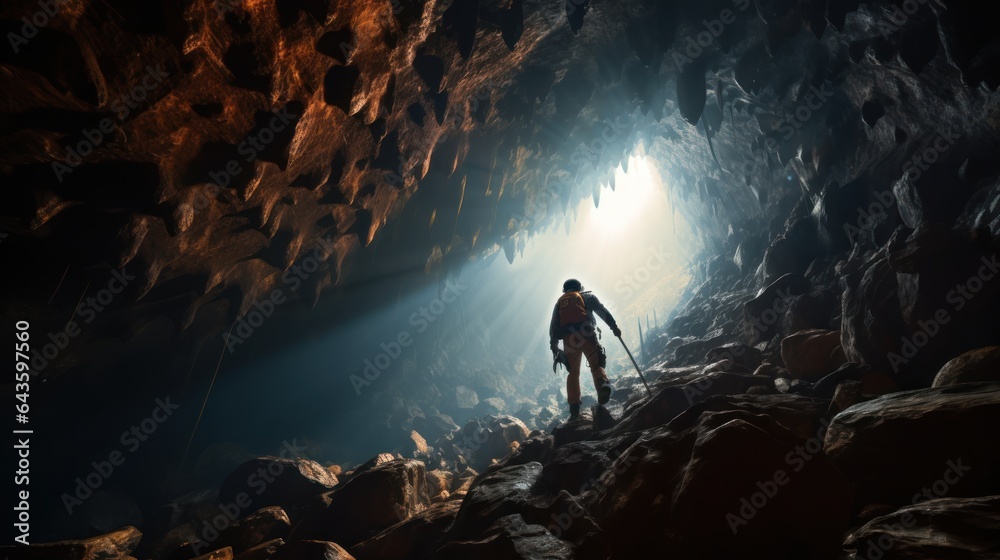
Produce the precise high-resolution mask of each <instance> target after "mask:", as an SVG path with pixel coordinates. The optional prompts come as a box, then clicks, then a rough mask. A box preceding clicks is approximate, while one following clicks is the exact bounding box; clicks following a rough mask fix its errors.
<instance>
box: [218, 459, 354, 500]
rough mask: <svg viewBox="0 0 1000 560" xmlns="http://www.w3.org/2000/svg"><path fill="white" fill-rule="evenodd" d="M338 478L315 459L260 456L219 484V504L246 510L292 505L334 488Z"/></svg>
mask: <svg viewBox="0 0 1000 560" xmlns="http://www.w3.org/2000/svg"><path fill="white" fill-rule="evenodd" d="M337 482H338V481H337V477H335V476H333V474H332V473H330V471H328V470H326V469H325V468H324V467H323V466H322V465H320V464H319V463H317V462H316V461H311V460H309V459H284V458H280V457H258V458H256V459H251V460H249V461H247V462H246V463H243V464H242V465H240V466H239V467H237V468H236V470H234V471H233V472H232V473H230V475H229V476H228V477H226V480H224V481H223V482H222V486H220V487H219V503H221V504H236V505H237V506H238V507H240V508H241V509H242V511H243V512H253V511H256V510H258V509H260V508H262V507H267V506H290V505H295V504H299V503H302V502H305V501H308V500H309V499H310V498H312V497H314V496H316V495H318V494H322V493H323V492H326V491H328V490H331V489H332V488H333V487H334V486H336V485H337Z"/></svg>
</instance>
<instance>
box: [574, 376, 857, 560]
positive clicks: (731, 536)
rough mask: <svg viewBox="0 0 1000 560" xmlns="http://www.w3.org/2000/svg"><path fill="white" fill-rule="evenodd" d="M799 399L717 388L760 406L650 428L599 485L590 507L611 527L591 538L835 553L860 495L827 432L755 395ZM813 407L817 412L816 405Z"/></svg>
mask: <svg viewBox="0 0 1000 560" xmlns="http://www.w3.org/2000/svg"><path fill="white" fill-rule="evenodd" d="M800 399H802V398H801V397H788V396H782V397H781V398H780V399H772V398H769V397H749V396H747V395H740V396H737V397H716V398H715V399H713V402H714V401H719V403H718V406H721V407H723V408H725V407H726V402H725V401H727V400H734V401H735V402H745V403H748V404H751V405H752V406H751V407H750V409H748V410H725V411H723V412H711V411H708V410H704V411H702V412H700V413H699V412H697V411H694V410H692V411H691V412H690V413H685V415H684V416H683V417H680V418H678V419H676V420H675V421H674V422H671V425H670V426H667V427H660V428H656V429H652V430H649V431H648V432H645V433H644V434H643V435H642V436H641V437H640V438H639V439H638V440H636V441H635V443H633V444H632V445H631V446H630V447H629V448H627V449H626V450H625V451H624V452H623V453H622V454H621V456H619V457H618V458H617V459H615V461H614V463H613V464H612V466H611V468H610V473H609V474H608V475H606V476H607V479H606V481H605V482H603V483H602V484H600V485H599V486H598V487H597V488H596V489H595V490H594V492H593V498H592V502H593V504H594V505H593V507H592V508H591V511H592V512H593V513H594V515H595V517H596V520H597V522H598V524H599V525H600V526H601V528H602V530H603V532H602V534H601V535H599V536H598V537H597V538H595V539H593V540H592V541H587V542H585V543H584V544H583V547H584V548H585V549H588V550H592V551H593V554H592V556H593V557H594V558H603V557H606V555H611V554H612V553H613V554H614V557H616V558H618V557H620V558H629V557H637V556H641V555H643V554H645V552H644V551H648V550H657V549H659V550H670V551H671V555H672V556H673V555H676V556H677V557H681V558H761V559H764V558H791V557H807V558H828V557H829V558H832V557H833V556H834V555H835V554H836V553H837V551H838V550H839V546H840V541H841V535H842V531H843V530H844V529H845V528H846V526H847V522H848V521H849V519H850V507H851V504H852V499H851V491H850V485H849V483H848V481H847V480H846V479H845V478H844V477H843V475H841V474H840V473H839V471H838V470H837V469H836V468H835V467H834V466H833V464H832V463H831V462H830V461H829V459H828V458H827V457H826V456H825V455H824V454H823V452H822V439H821V438H820V437H819V436H820V435H821V434H822V432H821V431H820V430H817V431H816V432H814V433H812V434H811V435H810V436H809V437H802V436H803V435H804V434H802V433H800V431H798V430H797V431H793V430H790V429H789V428H787V427H786V426H784V425H783V424H782V423H780V422H778V421H776V420H774V419H773V418H771V417H768V416H763V415H761V414H757V413H755V412H756V411H758V410H760V409H762V408H764V407H765V406H766V405H765V404H763V403H762V402H756V403H755V402H754V401H763V402H767V401H771V402H776V403H779V402H783V403H785V404H786V405H787V404H789V403H793V401H795V400H800ZM708 404H709V403H708V402H706V403H704V404H702V405H699V406H707V405H708ZM808 408H810V409H815V410H814V412H815V413H819V410H820V408H819V407H818V406H810V407H808ZM789 416H790V417H791V418H792V419H793V420H794V419H796V418H801V417H803V416H804V415H803V414H801V412H799V413H797V414H791V415H789ZM805 416H806V418H803V420H805V421H806V422H809V420H810V418H808V417H811V416H812V414H808V415H805ZM796 423H801V424H802V426H801V427H800V430H802V429H804V428H805V426H806V425H807V424H806V423H802V422H794V423H793V425H795V424H796ZM734 458H738V459H734ZM815 504H823V507H816V505H815Z"/></svg>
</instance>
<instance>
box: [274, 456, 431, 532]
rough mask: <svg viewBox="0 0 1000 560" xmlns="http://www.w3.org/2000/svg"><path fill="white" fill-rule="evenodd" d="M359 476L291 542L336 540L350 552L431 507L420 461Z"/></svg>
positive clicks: (299, 528) (392, 463)
mask: <svg viewBox="0 0 1000 560" xmlns="http://www.w3.org/2000/svg"><path fill="white" fill-rule="evenodd" d="M359 471H360V472H358V473H357V474H356V475H355V476H354V477H353V478H351V479H350V480H349V481H348V482H346V483H344V484H343V485H342V486H340V487H339V488H337V489H336V490H335V491H333V492H331V493H330V494H329V504H328V505H327V506H326V507H325V508H322V509H320V510H319V511H316V512H312V513H310V514H308V515H306V516H305V517H304V518H303V519H302V520H301V521H300V522H298V523H297V524H296V525H295V526H294V527H293V528H292V532H291V535H290V538H289V541H295V540H320V541H332V542H337V543H342V544H343V546H347V547H351V546H353V545H354V544H356V543H359V542H361V541H363V540H365V539H367V538H369V537H371V536H373V535H375V534H376V533H378V532H380V531H382V530H383V529H385V528H387V527H389V526H392V525H394V524H396V523H398V522H400V521H403V520H405V519H409V518H410V517H411V516H413V515H415V514H417V513H419V512H421V511H423V510H424V509H426V508H427V506H428V505H430V499H429V497H428V495H427V478H426V473H425V469H424V464H423V463H422V462H420V461H417V460H415V459H396V460H393V461H388V462H384V463H381V464H379V465H377V466H374V467H371V468H368V469H365V470H360V469H359Z"/></svg>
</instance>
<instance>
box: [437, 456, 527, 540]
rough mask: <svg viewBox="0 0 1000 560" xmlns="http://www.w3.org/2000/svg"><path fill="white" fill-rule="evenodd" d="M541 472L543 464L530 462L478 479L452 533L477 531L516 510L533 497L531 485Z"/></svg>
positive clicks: (473, 533)
mask: <svg viewBox="0 0 1000 560" xmlns="http://www.w3.org/2000/svg"><path fill="white" fill-rule="evenodd" d="M541 474H542V465H541V464H539V463H527V464H524V465H514V466H510V467H505V468H502V469H499V470H497V471H495V472H492V473H489V474H486V475H484V476H483V477H482V478H479V479H477V480H476V482H475V483H474V484H473V485H472V488H470V489H469V493H468V494H467V495H466V496H465V499H464V500H462V506H461V509H459V511H458V514H457V516H456V518H455V525H454V526H453V528H452V529H451V531H450V533H451V534H455V535H461V536H471V535H478V534H480V533H481V532H482V531H484V530H486V529H487V528H488V527H489V526H490V524H492V523H493V521H495V520H496V519H499V518H500V517H502V516H504V515H509V514H512V513H514V512H517V511H518V510H519V509H520V508H521V507H522V506H524V505H525V504H526V503H527V502H529V501H530V500H531V499H533V497H534V496H533V494H532V488H533V487H534V486H535V485H536V484H537V483H538V480H539V478H540V477H541Z"/></svg>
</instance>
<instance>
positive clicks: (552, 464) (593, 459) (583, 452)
mask: <svg viewBox="0 0 1000 560" xmlns="http://www.w3.org/2000/svg"><path fill="white" fill-rule="evenodd" d="M619 441H621V440H619ZM615 443H616V442H615V441H599V442H592V441H581V442H576V443H568V444H566V445H563V446H561V447H559V448H557V449H556V450H555V451H554V453H553V455H552V458H551V460H549V461H547V462H545V466H544V468H543V469H542V482H543V483H544V484H545V485H546V486H547V487H548V488H549V489H551V490H554V491H559V490H566V491H567V492H569V493H570V494H574V495H576V494H579V493H580V492H581V491H583V490H585V489H586V487H587V486H591V487H592V486H594V484H595V481H596V480H597V479H598V478H599V477H600V475H601V474H603V473H604V471H606V470H607V469H608V467H609V466H610V465H611V462H612V461H613V459H614V458H615V456H617V453H616V452H613V451H612V448H613V447H616V445H615Z"/></svg>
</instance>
